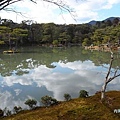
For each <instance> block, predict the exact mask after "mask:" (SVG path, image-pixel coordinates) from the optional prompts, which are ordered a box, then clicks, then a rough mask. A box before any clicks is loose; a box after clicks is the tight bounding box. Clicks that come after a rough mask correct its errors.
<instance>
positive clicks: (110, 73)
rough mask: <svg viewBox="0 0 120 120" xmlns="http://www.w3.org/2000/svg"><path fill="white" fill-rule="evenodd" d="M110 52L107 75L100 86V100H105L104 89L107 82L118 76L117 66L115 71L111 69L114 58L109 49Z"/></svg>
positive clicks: (119, 74)
mask: <svg viewBox="0 0 120 120" xmlns="http://www.w3.org/2000/svg"><path fill="white" fill-rule="evenodd" d="M110 52H111V58H110V64H109V68H108V72H107V75H106V77H105V81H104V84H103V86H102V90H101V100H102V101H103V100H105V91H106V87H107V85H108V83H110V82H111V81H112V80H114V79H115V78H117V77H119V76H120V73H119V71H118V70H119V67H117V68H116V69H115V71H112V65H113V61H114V60H115V58H114V55H113V52H112V51H111V50H110Z"/></svg>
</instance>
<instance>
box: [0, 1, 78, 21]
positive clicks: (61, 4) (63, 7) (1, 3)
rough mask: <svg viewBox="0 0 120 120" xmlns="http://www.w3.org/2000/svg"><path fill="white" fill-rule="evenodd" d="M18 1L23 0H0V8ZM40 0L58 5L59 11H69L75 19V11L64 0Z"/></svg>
mask: <svg viewBox="0 0 120 120" xmlns="http://www.w3.org/2000/svg"><path fill="white" fill-rule="evenodd" d="M20 1H23V0H0V10H6V8H7V7H8V6H9V5H11V4H14V3H16V2H20ZM29 1H31V2H33V3H36V4H37V0H29ZM41 1H44V2H48V3H51V4H54V5H56V6H58V7H59V9H60V10H61V12H63V10H65V11H67V12H69V13H70V15H71V17H72V18H73V19H74V20H75V21H76V19H75V15H74V14H73V13H75V11H73V9H72V8H71V7H70V6H68V5H67V4H66V3H65V2H64V0H57V1H54V0H41ZM7 9H8V8H7ZM11 10H12V9H11ZM13 12H15V10H13Z"/></svg>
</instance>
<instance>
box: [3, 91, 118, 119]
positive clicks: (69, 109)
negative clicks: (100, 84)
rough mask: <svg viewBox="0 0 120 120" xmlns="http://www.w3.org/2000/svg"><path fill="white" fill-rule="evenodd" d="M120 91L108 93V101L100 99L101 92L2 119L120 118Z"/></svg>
mask: <svg viewBox="0 0 120 120" xmlns="http://www.w3.org/2000/svg"><path fill="white" fill-rule="evenodd" d="M114 109H120V91H110V92H107V93H106V101H104V102H101V101H100V93H98V94H96V95H94V96H90V97H88V98H76V99H72V100H70V101H68V102H60V103H59V104H58V105H54V106H51V107H40V108H36V109H35V110H27V111H21V112H20V113H18V114H17V115H12V116H10V117H5V118H2V120H120V113H114Z"/></svg>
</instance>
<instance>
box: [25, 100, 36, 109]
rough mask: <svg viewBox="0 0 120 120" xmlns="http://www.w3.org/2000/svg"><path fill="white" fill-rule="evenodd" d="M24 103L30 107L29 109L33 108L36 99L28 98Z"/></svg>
mask: <svg viewBox="0 0 120 120" xmlns="http://www.w3.org/2000/svg"><path fill="white" fill-rule="evenodd" d="M25 104H26V105H28V106H29V107H30V109H33V108H34V106H36V104H37V101H36V100H34V99H28V100H27V101H26V102H25Z"/></svg>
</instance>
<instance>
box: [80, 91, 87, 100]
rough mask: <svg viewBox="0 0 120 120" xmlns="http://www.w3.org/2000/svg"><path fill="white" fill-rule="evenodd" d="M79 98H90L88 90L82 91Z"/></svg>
mask: <svg viewBox="0 0 120 120" xmlns="http://www.w3.org/2000/svg"><path fill="white" fill-rule="evenodd" d="M79 97H82V98H85V97H88V92H87V91H86V90H80V95H79Z"/></svg>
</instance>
